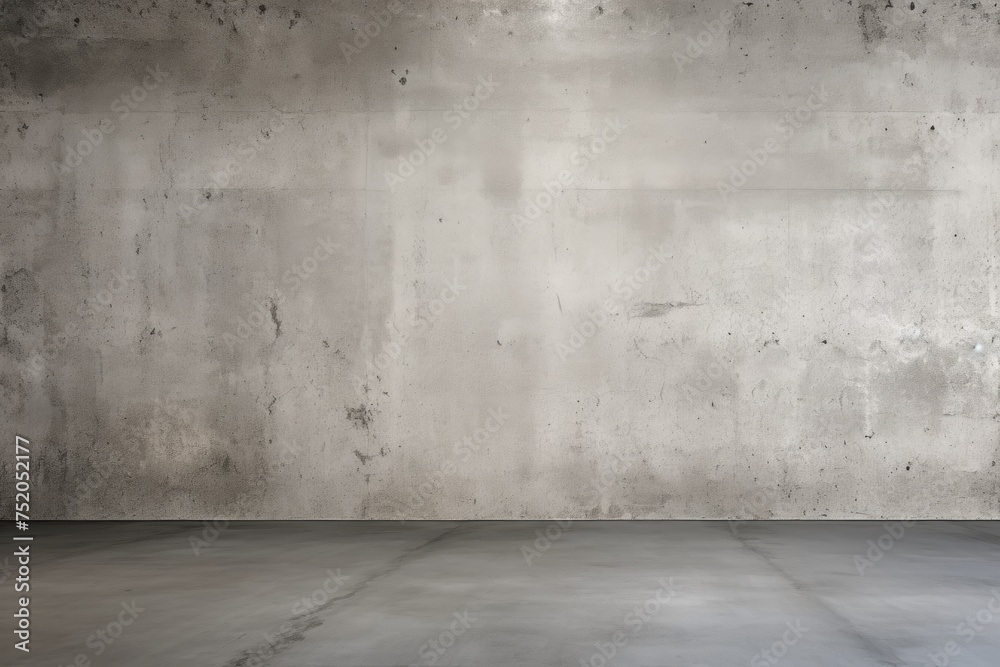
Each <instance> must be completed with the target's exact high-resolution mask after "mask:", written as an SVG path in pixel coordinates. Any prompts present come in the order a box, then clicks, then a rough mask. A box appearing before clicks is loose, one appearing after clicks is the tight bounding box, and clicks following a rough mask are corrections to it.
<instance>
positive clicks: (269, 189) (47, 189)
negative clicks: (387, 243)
mask: <svg viewBox="0 0 1000 667" xmlns="http://www.w3.org/2000/svg"><path fill="white" fill-rule="evenodd" d="M52 189H53V186H48V187H38V188H0V192H50V191H52ZM205 190H216V191H219V192H246V191H251V192H253V191H261V192H272V191H282V192H386V193H389V194H393V195H395V194H399V193H400V192H453V193H462V194H470V193H469V191H468V190H463V189H460V188H459V189H455V190H432V189H428V188H401V189H400V190H398V191H397V192H390V191H389V190H388V189H386V190H378V189H373V188H275V187H245V188H215V187H201V188H169V189H167V190H164V189H163V188H152V187H150V188H88V187H78V188H76V191H77V192H80V191H84V192H88V191H89V192H203V191H205ZM718 191H719V188H718V187H714V188H564V189H562V190H560V192H718ZM517 192H547V190H546V189H545V188H541V187H536V188H518V189H517ZM739 192H940V193H947V194H965V193H967V192H968V190H942V189H935V188H929V189H928V188H923V189H920V188H905V189H904V188H740V190H739ZM733 196H735V195H733Z"/></svg>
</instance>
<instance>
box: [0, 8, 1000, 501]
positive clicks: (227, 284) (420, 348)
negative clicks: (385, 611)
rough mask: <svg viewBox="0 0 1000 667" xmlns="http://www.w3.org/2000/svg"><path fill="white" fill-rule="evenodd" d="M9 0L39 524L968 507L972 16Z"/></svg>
mask: <svg viewBox="0 0 1000 667" xmlns="http://www.w3.org/2000/svg"><path fill="white" fill-rule="evenodd" d="M911 4H912V8H911ZM0 6H2V13H0V17H2V18H0V32H2V36H3V39H2V44H0V65H2V67H0V123H2V127H3V132H2V136H0V154H2V156H3V159H2V160H0V199H2V201H0V211H2V212H3V213H2V217H0V247H2V250H3V254H2V259H0V262H2V266H0V276H2V285H0V304H2V306H0V315H2V323H3V338H2V340H0V353H2V364H3V365H2V368H0V386H2V390H3V391H2V400H0V404H2V407H0V410H2V416H3V423H4V424H9V425H11V427H10V430H11V431H13V430H16V431H17V432H18V433H19V434H20V435H22V436H24V437H27V438H29V439H30V440H31V441H32V442H33V443H34V450H33V451H34V452H35V455H36V460H35V461H34V462H33V463H34V479H33V484H34V492H35V493H34V494H33V497H32V502H33V512H34V513H35V515H36V517H37V518H79V519H100V518H194V517H201V518H217V517H224V518H383V519H391V518H397V517H405V518H411V519H412V518H434V519H473V518H510V519H516V518H547V517H563V518H730V517H734V518H738V517H742V518H769V517H783V518H806V517H808V518H816V519H819V518H883V517H930V518H933V517H938V518H1000V484H998V481H997V471H998V468H997V467H996V462H997V459H998V458H1000V401H998V398H1000V397H998V391H1000V358H998V349H1000V347H998V345H1000V338H998V337H997V335H998V314H1000V289H998V285H1000V280H998V273H997V261H996V258H997V256H998V248H1000V231H998V225H997V212H998V201H997V182H998V181H997V176H998V169H997V141H996V137H997V136H1000V132H998V130H1000V126H998V124H997V123H998V121H997V118H996V113H997V111H998V110H1000V85H998V83H1000V54H998V52H997V50H996V44H997V43H998V39H1000V34H998V33H1000V10H998V9H997V7H996V6H995V5H994V3H981V2H968V1H967V0H962V1H961V2H956V3H934V4H932V3H927V2H921V3H907V2H899V3H884V2H867V1H864V0H855V1H854V2H818V1H811V0H810V1H805V2H763V1H755V2H752V3H750V2H724V1H721V0H712V1H710V2H704V3H693V4H692V3H680V2H667V3H660V2H643V1H639V0H635V1H628V2H604V1H603V0H600V1H595V2H591V3H582V2H565V3H563V2H556V1H554V0H553V1H547V2H543V1H534V0H528V1H516V2H502V3H493V2H486V1H482V2H429V0H411V1H407V2H400V3H398V4H397V3H395V2H390V3H383V2H378V1H373V2H364V3H362V2H318V1H317V2H307V1H303V2H280V3H274V2H270V1H269V0H259V1H258V2H256V3H247V2H228V1H221V0H212V1H209V0H202V1H201V2H198V1H197V0H192V1H190V2H188V1H185V2H180V1H179V0H178V1H158V2H151V1H150V2H135V3H116V2H103V1H93V2H74V1H69V0H52V2H50V3H45V2H3V3H2V4H0ZM9 437H10V438H11V439H13V433H11V435H10V436H9ZM11 466H12V460H11V459H10V458H9V457H3V459H2V460H0V475H2V476H3V478H4V479H11V476H12V475H13V471H12V468H11ZM12 496H13V491H12V490H11V487H10V485H7V484H4V485H2V487H0V502H2V508H3V509H2V510H0V512H3V513H4V516H7V515H6V513H7V512H9V511H10V509H9V508H10V507H12V503H13V497H12Z"/></svg>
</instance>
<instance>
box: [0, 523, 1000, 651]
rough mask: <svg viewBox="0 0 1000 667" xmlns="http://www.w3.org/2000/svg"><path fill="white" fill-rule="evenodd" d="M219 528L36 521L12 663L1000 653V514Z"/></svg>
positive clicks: (8, 618) (5, 648)
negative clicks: (27, 599) (27, 592)
mask: <svg viewBox="0 0 1000 667" xmlns="http://www.w3.org/2000/svg"><path fill="white" fill-rule="evenodd" d="M8 525H9V524H8ZM216 526H217V528H218V529H215V528H213V527H212V525H211V524H207V522H206V524H201V523H198V522H146V523H127V522H122V523H116V524H104V523H87V524H80V523H75V524H74V523H63V524H56V525H51V524H49V525H42V524H35V526H34V530H33V533H34V534H35V542H34V545H33V548H34V549H35V552H34V556H33V561H32V575H31V576H32V619H33V625H32V627H33V634H32V644H31V646H32V647H33V650H32V652H31V653H30V654H28V655H24V654H17V652H16V651H14V649H13V648H12V647H11V646H10V643H9V642H4V645H3V646H2V647H0V660H2V661H3V664H18V665H47V666H48V665H63V666H68V665H71V664H72V663H73V662H75V661H78V660H79V656H81V655H83V656H84V658H85V659H87V660H89V661H90V664H91V665H95V666H96V665H107V666H117V665H121V666H123V667H124V666H132V665H143V666H144V667H175V666H177V665H199V666H203V667H260V666H261V665H267V666H268V667H329V666H330V665H337V666H338V667H388V666H389V665H403V666H406V665H431V664H434V665H440V666H452V667H454V666H462V667H473V666H475V667H479V666H482V665H496V666H497V667H506V666H514V665H524V666H529V665H530V666H532V667H534V666H538V665H572V666H573V667H577V666H582V667H588V666H590V667H601V666H602V665H603V664H604V663H602V661H601V658H602V656H603V657H605V658H606V659H607V661H608V662H607V664H609V665H622V666H635V667H678V666H683V667H710V666H722V665H727V666H730V665H750V666H751V667H762V666H764V665H767V666H768V667H774V666H775V665H780V666H782V667H796V666H801V667H835V666H836V667H868V666H874V665H900V666H902V665H906V666H911V665H912V666H919V667H923V666H925V665H938V666H939V667H942V666H947V665H955V666H958V665H961V666H963V667H996V665H997V664H1000V559H998V558H997V550H998V548H1000V527H998V526H997V525H996V524H994V523H989V522H978V523H976V522H958V523H948V522H929V523H922V522H920V523H916V524H915V525H904V524H903V523H901V522H865V521H858V522H836V521H823V522H812V521H802V522H749V523H737V522H724V521H722V522H699V521H692V522H660V521H650V522H620V521H601V522H597V521H576V522H562V523H556V522H530V521H519V522H459V523H446V522H426V523H425V522H405V523H399V522H391V523H390V522H278V523H270V522H232V523H218V524H216ZM213 531H214V532H213ZM4 532H5V533H6V532H9V530H8V529H5V531H4ZM3 616H4V620H3V622H2V624H0V625H2V629H3V631H4V634H5V635H7V636H10V632H9V630H10V626H11V625H12V615H10V614H6V613H5V614H4V615H3ZM116 624H117V625H116ZM15 658H16V659H17V661H16V662H15V661H14V659H15ZM79 664H83V663H79Z"/></svg>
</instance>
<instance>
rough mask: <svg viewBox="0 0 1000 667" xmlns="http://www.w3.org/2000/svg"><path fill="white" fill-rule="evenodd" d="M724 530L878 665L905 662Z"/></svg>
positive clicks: (768, 560)
mask: <svg viewBox="0 0 1000 667" xmlns="http://www.w3.org/2000/svg"><path fill="white" fill-rule="evenodd" d="M726 532H727V533H730V534H731V535H732V536H733V539H735V540H737V541H738V542H739V543H740V545H741V546H742V547H743V548H745V549H747V550H749V551H752V552H753V553H754V554H756V555H757V556H758V557H759V558H760V559H761V560H763V561H764V562H765V563H767V564H768V565H769V566H770V567H771V569H773V570H774V571H775V572H777V573H778V574H780V575H781V576H782V578H784V579H785V580H786V581H788V582H789V583H790V584H791V585H792V588H794V589H795V590H797V591H799V592H800V593H802V594H803V595H804V596H805V597H806V598H808V599H809V600H811V601H812V602H813V604H814V605H815V606H817V607H819V608H820V609H821V610H822V611H824V612H826V614H827V615H828V616H830V617H832V619H833V621H834V625H837V626H839V627H840V629H841V631H842V632H844V634H846V635H848V636H849V637H853V638H854V639H855V640H856V641H857V642H858V643H859V644H860V645H861V648H862V649H863V650H864V651H866V652H867V653H869V654H870V655H871V656H872V657H873V658H875V659H877V660H878V662H877V663H876V664H879V665H904V664H905V663H904V662H903V661H902V660H901V659H900V658H899V656H898V655H896V651H894V650H893V648H892V647H891V646H889V645H888V644H886V643H885V642H883V641H881V640H879V639H875V638H873V637H870V636H868V635H866V634H865V633H863V632H862V631H861V630H860V628H858V627H857V626H855V625H854V623H852V622H851V621H850V619H848V618H847V617H845V616H843V615H841V614H840V613H839V612H838V611H837V610H836V609H834V608H833V607H831V606H830V605H829V604H827V602H826V600H824V599H823V598H822V597H820V596H819V595H817V594H816V593H814V592H813V591H812V589H811V588H809V586H808V585H807V584H806V583H805V582H803V581H800V580H799V579H796V578H795V577H793V576H792V575H790V574H788V573H787V572H785V570H784V569H782V568H781V566H780V565H778V564H777V563H775V562H774V560H772V559H771V557H770V556H768V555H767V554H766V553H765V552H764V551H763V549H760V548H759V547H755V546H752V545H750V544H749V543H748V542H747V541H746V540H745V539H743V538H742V537H740V536H739V535H737V534H736V533H734V532H732V531H730V530H729V529H726Z"/></svg>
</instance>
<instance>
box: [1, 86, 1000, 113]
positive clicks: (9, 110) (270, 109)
mask: <svg viewBox="0 0 1000 667" xmlns="http://www.w3.org/2000/svg"><path fill="white" fill-rule="evenodd" d="M137 85H138V84H137ZM126 92H128V91H126ZM453 110H454V107H448V108H446V109H437V108H435V109H425V108H407V107H404V108H400V109H312V110H309V111H286V110H284V109H275V108H273V107H268V108H263V109H251V110H227V109H222V110H211V111H210V110H190V111H189V110H180V109H178V110H176V111H172V110H164V111H153V110H145V111H138V110H135V111H130V113H129V115H133V116H141V115H143V114H148V115H152V114H190V115H201V116H222V115H232V114H244V115H249V114H268V113H274V112H275V111H279V112H281V113H284V114H292V115H296V114H297V115H310V114H330V113H339V114H370V113H391V114H395V113H400V112H404V111H410V112H416V113H422V112H431V111H437V112H442V113H443V112H446V111H453ZM490 111H502V112H504V113H507V112H517V113H535V114H538V113H580V114H584V113H588V114H621V115H626V116H627V115H629V114H655V115H672V116H704V115H706V114H734V115H735V114H778V113H791V112H793V111H795V109H791V108H788V107H782V108H781V109H771V110H766V109H763V110H725V109H723V110H718V109H700V110H695V111H665V110H661V109H627V110H622V109H512V108H502V107H496V108H489V109H484V108H482V107H480V108H478V109H476V110H475V111H470V112H469V114H470V115H473V114H480V113H483V112H490ZM0 113H31V114H61V115H65V116H89V115H93V114H99V113H108V110H107V109H99V110H93V111H67V110H64V109H16V108H4V107H0ZM812 113H813V114H814V115H817V116H821V115H836V114H841V115H862V114H863V115H870V114H907V115H920V116H926V115H928V114H946V115H952V116H962V117H963V118H973V117H976V116H996V115H997V114H1000V111H977V112H974V113H965V112H962V111H937V110H931V111H878V110H876V111H872V110H861V111H850V110H844V111H834V110H829V111H813V112H812Z"/></svg>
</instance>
